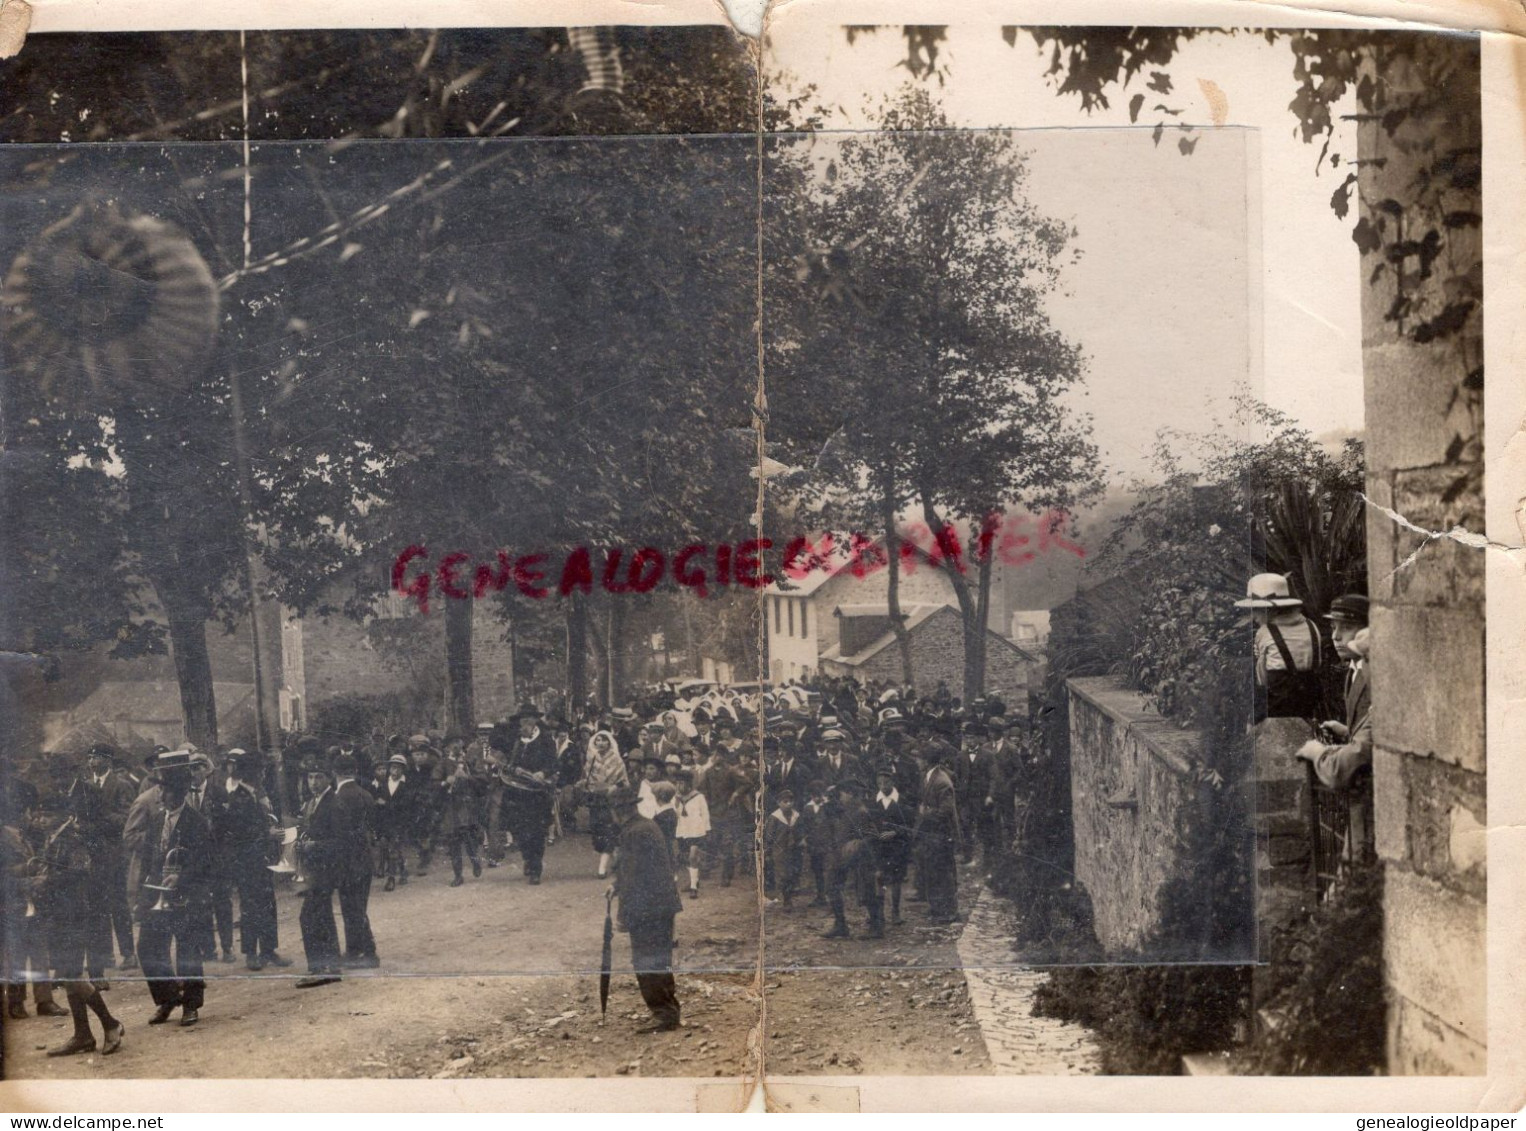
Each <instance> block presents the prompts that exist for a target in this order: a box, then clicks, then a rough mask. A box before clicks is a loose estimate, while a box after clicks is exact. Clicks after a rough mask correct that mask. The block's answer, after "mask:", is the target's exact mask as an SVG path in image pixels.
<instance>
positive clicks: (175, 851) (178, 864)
mask: <svg viewBox="0 0 1526 1131" xmlns="http://www.w3.org/2000/svg"><path fill="white" fill-rule="evenodd" d="M185 856H186V850H185V848H184V847H175V848H172V849H170V850H169V851H168V852H166V853H165V854H164V873H163V875H162V877H161V879H162V880H163V881H164V882H163V883H157V884H144V885H143V887H144V888H145V889H147V890H148V891H156V892H158V893H159V898H158V899H156V900H155V901H154V905H153V906H152V907H150V908H149V910H150V911H173V910H174V909H175V905H174V904H173V903H171V902H170V899H169V897H170V894H171V893H172V892H174V891H175V884H173V883H170V882H169V881H171V880H178V879H179V878H180V873H181V870H182V869H184V867H185V863H184V861H185Z"/></svg>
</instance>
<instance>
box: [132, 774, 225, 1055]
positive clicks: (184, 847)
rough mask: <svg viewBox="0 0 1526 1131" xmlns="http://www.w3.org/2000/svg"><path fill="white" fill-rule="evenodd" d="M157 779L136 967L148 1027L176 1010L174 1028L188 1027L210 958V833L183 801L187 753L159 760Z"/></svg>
mask: <svg viewBox="0 0 1526 1131" xmlns="http://www.w3.org/2000/svg"><path fill="white" fill-rule="evenodd" d="M156 773H157V777H158V779H159V790H160V798H161V803H162V805H163V808H164V815H163V817H162V818H161V819H160V821H159V823H158V828H157V829H155V830H153V832H152V834H151V835H153V836H155V837H156V838H157V839H156V840H155V841H154V842H153V849H152V851H151V852H150V853H149V856H148V874H147V876H146V877H145V887H144V889H143V891H142V892H141V893H140V895H139V899H138V921H139V923H140V924H141V926H140V927H139V928H138V961H139V962H140V963H142V966H143V976H144V977H145V978H147V979H148V989H149V993H150V994H151V995H152V996H153V999H154V1005H155V1007H156V1008H155V1010H154V1015H153V1016H152V1017H151V1018H149V1022H148V1023H149V1024H150V1025H163V1024H164V1023H165V1022H166V1021H168V1020H169V1019H170V1014H172V1013H173V1012H174V1011H175V1009H176V1007H177V1006H178V1007H180V1009H181V1015H180V1024H181V1025H194V1024H196V1022H197V1020H198V1019H199V1017H200V1011H201V1007H202V1004H203V1003H204V1001H205V998H206V982H204V981H203V980H202V964H203V962H204V961H205V959H206V958H207V956H208V955H210V954H211V953H212V861H213V852H212V826H211V824H210V823H209V822H208V821H207V818H206V817H205V816H204V815H202V813H201V812H200V811H199V810H198V809H196V808H195V807H194V806H192V805H191V804H190V801H189V795H190V792H191V787H192V776H191V755H190V753H189V752H188V751H185V750H176V751H171V752H170V753H168V754H161V755H160V756H159V759H158V766H157V770H156ZM161 897H162V900H161ZM156 908H158V909H157V910H156ZM171 946H173V947H174V960H173V962H172V961H171V958H170V948H171Z"/></svg>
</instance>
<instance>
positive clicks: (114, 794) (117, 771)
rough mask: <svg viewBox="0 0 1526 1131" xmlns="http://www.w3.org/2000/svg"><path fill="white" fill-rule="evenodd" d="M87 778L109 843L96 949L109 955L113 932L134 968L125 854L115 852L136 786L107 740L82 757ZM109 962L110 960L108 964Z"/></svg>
mask: <svg viewBox="0 0 1526 1131" xmlns="http://www.w3.org/2000/svg"><path fill="white" fill-rule="evenodd" d="M85 766H86V769H87V771H88V774H87V780H88V782H89V784H90V786H91V787H93V788H94V789H95V790H96V793H97V799H96V806H95V808H96V825H97V832H98V835H99V837H100V839H101V842H102V843H103V844H106V845H109V846H111V848H110V849H109V850H108V852H107V853H106V856H105V858H104V859H103V860H102V861H101V864H100V873H101V882H102V884H103V890H102V895H103V896H104V897H105V906H104V909H103V910H104V913H103V914H102V916H101V917H100V926H101V927H102V928H103V929H104V932H105V935H104V937H103V938H102V939H101V940H100V941H99V942H97V943H96V945H95V949H96V950H98V951H99V952H100V953H102V954H104V955H105V956H106V958H107V959H109V958H110V957H111V933H112V931H115V933H116V942H117V947H118V949H120V950H121V952H122V969H124V970H132V969H136V967H137V965H138V959H137V957H136V955H134V953H133V942H132V912H131V910H130V909H129V907H128V902H127V855H126V853H124V852H119V851H116V850H115V849H116V846H117V845H119V844H120V843H121V841H122V829H123V827H124V826H125V825H126V823H127V812H128V810H129V809H131V808H132V803H133V800H134V799H135V798H136V797H137V796H138V786H137V783H136V782H135V781H133V779H132V778H130V777H129V776H128V774H127V771H126V770H125V769H124V768H122V766H121V764H120V761H119V759H118V755H117V751H116V749H115V748H114V747H113V746H111V745H110V744H109V743H104V742H98V743H96V744H95V745H94V746H92V747H91V748H90V750H89V752H88V754H87V755H86V757H85ZM108 964H109V963H108Z"/></svg>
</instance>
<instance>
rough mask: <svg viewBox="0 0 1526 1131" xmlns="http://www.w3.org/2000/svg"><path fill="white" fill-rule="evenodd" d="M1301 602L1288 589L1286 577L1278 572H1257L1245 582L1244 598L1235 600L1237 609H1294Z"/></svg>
mask: <svg viewBox="0 0 1526 1131" xmlns="http://www.w3.org/2000/svg"><path fill="white" fill-rule="evenodd" d="M1302 604H1303V602H1302V601H1300V600H1299V599H1298V598H1297V597H1294V596H1293V595H1292V594H1291V593H1290V592H1289V590H1288V579H1287V578H1286V577H1284V576H1283V575H1282V574H1280V573H1258V574H1256V576H1255V577H1253V578H1251V579H1250V580H1249V581H1247V582H1246V583H1245V599H1244V600H1243V601H1236V602H1235V608H1237V609H1296V608H1298V607H1299V606H1300V605H1302Z"/></svg>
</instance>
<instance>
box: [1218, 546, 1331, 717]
mask: <svg viewBox="0 0 1526 1131" xmlns="http://www.w3.org/2000/svg"><path fill="white" fill-rule="evenodd" d="M1235 608H1237V609H1250V610H1252V615H1253V616H1254V617H1255V620H1256V642H1255V650H1256V698H1257V702H1256V714H1255V717H1256V721H1257V722H1260V721H1261V720H1262V719H1263V718H1267V717H1273V718H1276V717H1293V718H1305V719H1312V718H1314V717H1315V716H1316V715H1317V714H1318V713H1319V698H1320V688H1319V671H1320V668H1321V667H1322V666H1323V665H1324V646H1323V643H1322V642H1321V640H1320V635H1319V628H1318V626H1316V625H1315V623H1314V622H1313V621H1311V620H1310V619H1309V618H1308V617H1306V616H1304V615H1303V602H1302V601H1301V600H1299V599H1298V598H1297V597H1294V596H1293V595H1292V593H1291V592H1290V591H1289V590H1288V579H1287V578H1286V577H1284V576H1283V575H1282V574H1280V573H1258V574H1256V576H1255V577H1252V578H1251V579H1250V581H1249V582H1248V583H1247V584H1246V586H1245V599H1244V600H1242V601H1236V602H1235Z"/></svg>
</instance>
